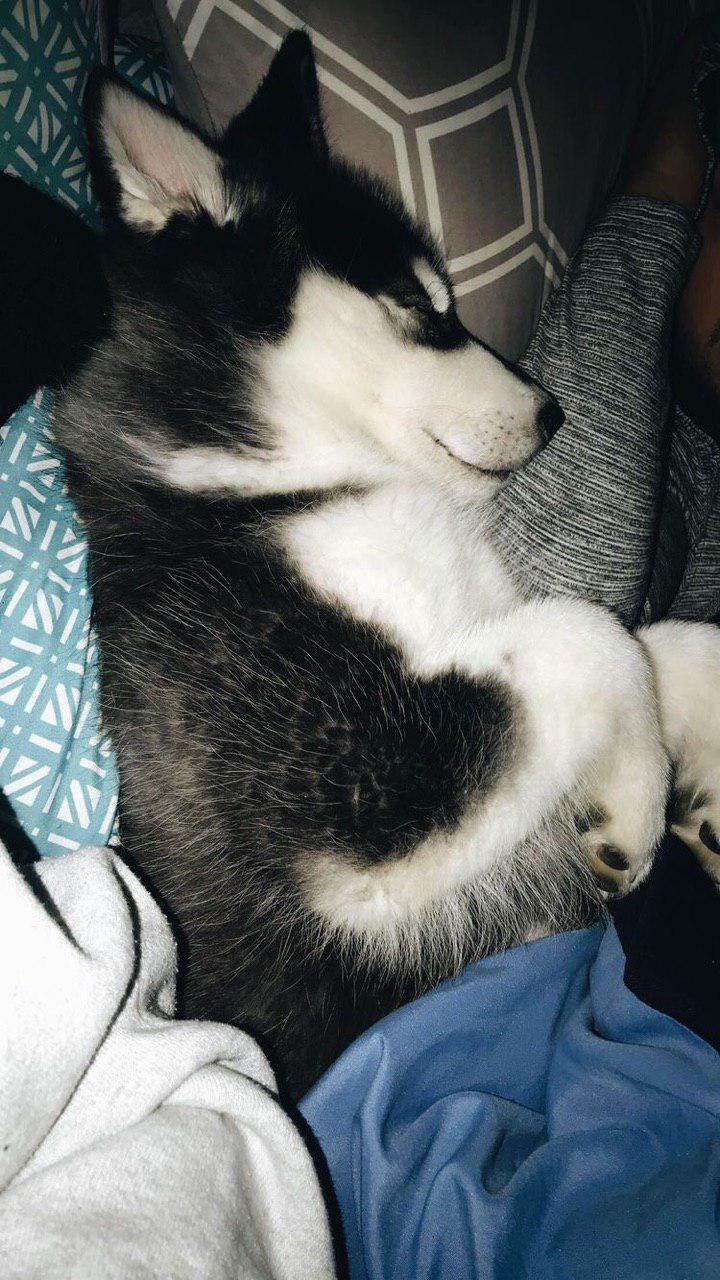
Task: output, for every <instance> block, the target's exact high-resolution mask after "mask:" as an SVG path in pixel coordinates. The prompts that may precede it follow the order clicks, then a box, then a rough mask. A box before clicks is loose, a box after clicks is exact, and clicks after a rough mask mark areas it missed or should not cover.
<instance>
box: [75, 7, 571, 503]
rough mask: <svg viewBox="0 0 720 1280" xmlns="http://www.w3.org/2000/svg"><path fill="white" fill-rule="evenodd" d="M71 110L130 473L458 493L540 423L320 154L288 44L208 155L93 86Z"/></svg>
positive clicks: (523, 457)
mask: <svg viewBox="0 0 720 1280" xmlns="http://www.w3.org/2000/svg"><path fill="white" fill-rule="evenodd" d="M86 109H87V119H88V133H89V138H90V152H91V164H92V170H93V178H94V182H95V187H96V191H97V193H98V196H99V198H100V200H101V204H102V206H103V210H104V213H105V217H106V222H107V225H108V227H109V231H110V234H109V237H108V262H109V273H110V277H111V282H112V287H113V293H114V299H115V308H114V317H115V318H114V323H113V339H112V342H113V356H114V369H115V373H114V374H113V377H114V378H115V379H116V382H117V385H116V388H115V393H116V399H119V400H122V401H123V404H122V406H121V410H120V411H121V413H122V420H123V422H124V424H125V425H124V426H123V427H122V434H123V437H124V438H125V440H126V441H127V443H128V446H129V450H130V452H131V453H132V454H133V455H134V456H135V458H136V460H137V462H138V465H140V466H141V467H142V468H143V469H144V470H145V471H146V472H148V473H150V474H154V475H156V476H157V478H158V479H159V478H161V477H162V478H163V480H164V481H165V482H166V483H170V484H171V485H174V486H177V487H179V488H184V489H191V490H198V491H213V490H217V491H226V492H227V491H230V492H235V493H240V494H243V495H245V496H248V497H253V496H258V495H262V494H269V493H281V492H292V491H295V490H301V489H313V490H317V489H324V488H329V487H335V486H338V485H358V484H359V485H364V484H372V483H374V482H375V481H378V480H382V479H384V478H385V477H388V476H390V475H392V474H393V473H395V474H397V472H398V469H400V468H401V469H402V471H403V474H405V475H407V474H413V473H418V472H419V473H422V474H423V475H424V476H425V477H426V478H430V479H431V480H434V481H437V483H438V484H442V485H444V486H452V487H455V488H456V489H458V490H459V491H460V492H461V493H462V494H468V493H470V494H478V492H482V491H483V490H486V491H489V490H492V489H493V488H495V487H497V485H498V483H499V482H500V481H501V480H502V478H503V477H504V476H505V475H506V474H507V473H508V472H511V471H514V470H516V469H517V468H519V467H521V466H522V465H523V464H524V463H525V462H526V461H527V460H528V459H529V458H530V457H531V456H532V455H533V454H534V453H535V452H536V451H537V450H538V449H539V448H540V447H541V445H542V444H543V443H544V442H545V440H546V439H547V438H548V436H549V435H550V434H551V433H552V431H553V429H554V428H555V427H556V426H557V425H558V420H559V419H560V418H561V416H562V415H561V414H560V411H559V409H558V407H557V405H556V403H555V401H554V400H553V399H552V398H551V397H550V396H548V395H547V394H546V393H545V391H543V390H542V389H541V388H540V387H539V386H537V385H536V384H535V383H533V382H532V381H531V380H529V379H528V378H526V377H524V376H522V375H520V374H519V373H518V372H517V371H515V370H513V369H512V368H510V367H509V366H508V365H507V364H506V363H505V362H504V361H503V360H501V359H500V358H499V357H498V356H496V355H495V354H493V353H492V352H491V351H489V350H488V349H487V348H486V347H484V346H483V345H482V344H481V343H479V342H478V341H476V340H475V339H474V338H472V337H471V335H470V334H469V333H468V332H467V330H465V329H464V328H463V326H462V325H461V323H460V321H459V320H458V317H457V315H456V312H455V306H454V302H453V293H452V287H451V284H450V280H449V278H448V275H447V272H446V270H445V268H444V266H443V263H442V259H441V257H440V255H439V253H438V250H437V247H436V246H435V245H434V244H433V243H432V241H431V240H430V239H429V238H428V236H427V235H426V234H425V233H424V232H423V231H422V230H421V229H420V228H419V227H418V226H417V225H416V223H415V222H414V221H413V220H412V219H411V218H410V217H409V216H408V214H407V212H406V211H405V210H404V209H403V208H402V206H401V205H400V203H399V202H398V201H397V200H396V199H395V198H394V197H392V196H391V195H390V194H389V193H388V192H387V191H386V190H384V189H383V188H382V187H381V186H380V185H379V184H378V183H376V182H375V181H373V180H372V179H370V178H369V177H367V176H366V175H365V174H363V173H360V172H358V171H356V170H353V169H350V168H349V167H348V166H347V165H345V164H343V163H342V162H340V161H338V160H336V159H334V158H333V157H332V156H331V155H330V152H329V149H328V144H327V140H326V137H325V132H324V129H323V124H322V118H321V113H320V106H319V101H318V84H317V76H316V70H315V64H314V59H313V55H312V49H311V46H310V42H309V40H308V38H307V36H306V35H305V34H304V33H302V32H299V31H296V32H293V33H292V34H291V35H289V36H288V37H287V39H286V40H285V42H284V44H283V45H282V47H281V48H280V50H279V52H278V53H277V55H276V56H275V59H274V61H273V63H272V65H271V68H270V71H269V73H268V75H267V77H266V79H265V80H264V81H263V83H262V85H261V86H260V88H259V90H258V92H257V93H256V95H255V97H254V98H253V100H252V101H251V103H250V104H249V106H248V107H247V108H246V109H245V110H244V111H243V112H241V114H240V115H238V116H237V117H236V118H235V119H234V120H233V121H232V122H231V124H230V126H229V127H228V129H227V131H226V133H225V135H224V136H223V137H222V138H221V139H219V140H218V141H210V140H209V139H207V138H204V137H202V136H201V135H200V134H199V133H197V132H196V131H195V130H193V129H192V128H190V127H189V126H187V125H185V124H183V123H182V122H181V121H180V120H178V119H177V118H176V117H174V116H173V115H171V114H170V113H168V112H166V111H164V110H161V109H160V108H158V107H156V106H154V105H152V104H150V103H149V102H147V101H145V100H144V99H143V98H142V97H140V96H138V95H137V94H135V93H134V92H133V91H131V90H130V89H129V88H127V86H125V85H124V84H122V83H121V82H120V81H119V80H117V79H116V78H115V77H111V76H108V75H107V74H106V73H103V72H96V73H95V74H94V76H93V77H92V78H91V81H90V84H89V87H88V92H87V99H86ZM118 380H119V381H118ZM134 403H138V404H141V406H142V413H138V414H137V415H134V414H133V412H132V410H133V404H134ZM139 422H142V428H140V427H139V426H138V425H137V424H138V423H139Z"/></svg>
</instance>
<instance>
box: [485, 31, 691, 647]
mask: <svg viewBox="0 0 720 1280" xmlns="http://www.w3.org/2000/svg"><path fill="white" fill-rule="evenodd" d="M673 77H674V79H673ZM691 84H692V73H691V70H690V68H689V64H688V56H687V53H686V52H684V53H683V57H682V59H681V60H680V62H679V63H678V64H677V65H676V67H675V68H673V70H672V72H671V75H670V80H669V81H668V78H666V79H665V80H664V81H663V82H662V83H661V84H660V85H659V86H658V88H657V90H656V93H655V95H654V96H653V98H652V99H651V100H650V102H649V104H648V109H647V114H646V116H645V117H644V119H643V121H642V122H641V125H640V128H639V131H638V142H637V143H636V145H635V147H634V148H633V150H632V151H631V155H630V160H629V163H628V165H627V166H626V170H625V173H624V175H623V179H622V187H623V191H624V192H626V193H627V194H620V195H618V196H617V197H616V198H615V199H614V200H612V201H611V203H610V204H609V206H608V208H607V210H606V212H605V214H604V216H603V217H602V218H601V220H600V221H599V222H598V223H597V224H596V226H595V227H594V228H593V229H592V230H591V231H590V233H589V234H588V236H587V237H586V239H585V241H584V243H583V245H582V246H581V248H580V250H579V252H578V253H577V255H576V257H575V258H574V260H573V261H572V262H571V263H570V266H569V267H568V270H567V272H566V275H565V277H564V279H563V281H562V284H561V285H560V287H559V288H558V289H557V290H556V292H555V293H554V294H553V296H552V297H551V298H550V300H549V302H548V303H547V305H546V307H545V310H544V312H543V315H542V317H541V320H540V325H539V328H538V331H537V334H536V336H535V338H534V340H533V343H532V345H531V347H530V350H529V351H528V353H527V355H526V357H525V360H524V361H523V364H524V367H525V368H527V369H528V371H529V372H530V373H532V374H533V375H534V376H535V377H537V378H538V379H539V380H540V381H541V382H543V383H544V384H545V386H547V388H548V390H550V391H553V392H554V393H555V395H557V397H558V399H559V401H560V403H561V405H562V407H563V409H564V411H565V415H566V422H565V425H564V426H563V427H562V429H561V430H560V431H559V432H558V434H557V435H556V436H555V437H554V439H553V440H552V442H551V444H550V446H549V447H548V448H547V449H546V450H545V451H544V452H543V453H542V454H541V455H539V456H538V457H537V458H536V459H534V460H533V462H532V464H531V465H530V466H529V467H527V468H526V469H525V471H523V472H522V473H520V474H518V475H517V476H515V477H513V478H512V480H511V481H510V482H509V483H508V485H507V486H506V487H505V488H504V490H503V491H502V492H501V493H500V494H499V496H498V499H497V502H496V504H495V517H494V531H495V537H496V540H497V542H498V544H499V546H500V548H501V550H502V552H503V554H504V556H505V558H506V560H507V562H508V564H509V566H510V568H511V569H512V570H513V571H514V572H515V574H516V576H517V577H518V579H519V581H520V582H521V583H522V584H524V585H525V586H527V588H528V589H530V590H532V591H534V592H538V591H539V592H551V593H561V594H571V595H580V596H584V597H586V598H590V599H593V600H596V601H598V602H600V603H603V604H605V605H608V606H609V607H611V608H613V609H614V610H615V611H616V612H617V613H618V614H619V615H620V617H622V618H623V619H624V621H626V622H628V623H633V622H636V621H637V620H638V618H639V616H640V612H641V609H642V605H643V602H644V599H645V596H646V593H647V589H648V584H649V581H650V577H651V573H652V567H653V560H654V555H655V548H656V539H657V530H658V523H659V518H660V511H661V505H662V498H663V490H664V477H665V470H666V466H667V460H668V452H669V428H668V415H669V410H670V407H671V391H670V386H669V378H668V361H669V350H670V334H671V325H672V319H673V314H674V309H675V305H676V303H677V300H678V298H679V296H680V294H681V291H682V288H683V285H684V283H685V280H686V277H687V274H688V271H689V269H690V267H691V264H692V262H693V260H694V257H695V253H696V250H697V234H696V230H695V222H694V218H693V210H694V208H695V206H696V204H697V202H698V201H699V200H700V197H701V193H702V189H703V183H704V181H705V177H706V169H707V166H708V159H707V153H706V151H705V147H704V144H703V142H702V139H701V137H700V134H699V132H698V130H697V123H696V119H695V114H694V106H693V98H692V89H691ZM673 86H674V87H673ZM683 94H684V95H685V96H684V98H683ZM679 104H680V105H679Z"/></svg>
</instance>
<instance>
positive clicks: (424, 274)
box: [412, 258, 452, 316]
mask: <svg viewBox="0 0 720 1280" xmlns="http://www.w3.org/2000/svg"><path fill="white" fill-rule="evenodd" d="M412 267H413V271H414V272H415V275H416V276H417V278H418V280H419V281H420V284H421V285H422V287H423V289H424V290H425V292H426V294H427V296H428V298H429V299H430V302H431V304H432V306H433V307H434V308H435V310H436V311H437V312H438V313H439V314H440V315H441V316H442V315H445V312H446V311H449V310H450V304H451V302H452V297H451V296H450V290H449V289H448V287H447V285H446V284H445V281H444V280H441V279H440V276H439V275H438V274H437V272H436V271H433V269H432V267H431V266H430V264H429V262H426V261H425V259H424V258H416V259H415V261H414V262H413V264H412Z"/></svg>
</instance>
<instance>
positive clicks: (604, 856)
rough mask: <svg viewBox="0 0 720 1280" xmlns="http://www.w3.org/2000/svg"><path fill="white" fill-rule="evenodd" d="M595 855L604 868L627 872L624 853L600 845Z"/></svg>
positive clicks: (627, 860)
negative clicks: (603, 864)
mask: <svg viewBox="0 0 720 1280" xmlns="http://www.w3.org/2000/svg"><path fill="white" fill-rule="evenodd" d="M718 852H720V849H718ZM596 854H597V857H598V858H599V859H600V861H601V862H604V863H605V866H606V867H610V868H611V869H612V870H613V871H627V869H628V867H629V866H630V859H629V858H628V857H626V855H625V854H624V853H621V851H620V850H619V849H615V848H613V846H612V845H609V844H601V845H600V848H599V849H597V850H596Z"/></svg>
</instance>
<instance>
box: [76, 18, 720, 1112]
mask: <svg viewBox="0 0 720 1280" xmlns="http://www.w3.org/2000/svg"><path fill="white" fill-rule="evenodd" d="M88 119H89V134H90V144H91V155H92V163H93V170H94V179H95V184H96V190H97V192H98V194H99V196H100V198H101V200H102V203H103V206H104V210H105V214H106V219H107V224H108V228H109V229H108V234H107V236H106V238H105V243H104V270H105V273H106V276H107V280H108V286H109V292H110V297H111V304H110V312H109V318H108V321H107V325H106V331H105V335H104V337H103V338H102V339H101V340H99V341H98V342H97V343H96V344H95V346H94V349H93V351H92V353H91V354H90V356H89V358H88V359H87V361H86V363H85V365H84V367H83V368H82V370H81V371H80V373H78V374H77V375H75V376H74V377H73V378H72V380H71V381H70V383H69V385H67V386H66V387H65V389H64V392H63V394H62V396H61V402H60V406H59V412H58V422H57V429H58V435H59V438H60V440H61V442H62V444H63V445H64V448H65V450H66V452H67V457H68V466H69V475H70V481H71V486H72V491H73V494H74V497H75V499H76V501H77V503H78V506H79V508H80V511H81V514H82V516H83V518H84V520H85V522H86V525H87V530H88V535H89V543H90V552H91V575H92V584H93V590H94V599H95V620H96V624H97V627H98V630H99V635H100V640H101V650H102V675H103V713H104V716H105V720H106V723H107V727H108V728H109V729H110V731H111V734H112V737H113V740H114V744H115V747H116V749H117V753H118V759H119V768H120V777H121V834H122V840H123V844H124V847H125V848H126V849H127V851H128V852H129V853H130V854H131V855H132V856H133V857H134V858H135V859H136V860H137V862H138V863H139V864H140V866H141V867H142V868H144V869H146V871H147V873H148V875H149V877H150V879H151V881H152V883H153V885H154V886H155V887H156V889H157V890H158V891H159V893H160V894H161V895H162V897H163V898H164V900H165V903H166V904H167V905H168V907H169V908H170V910H171V913H172V915H173V917H174V919H175V921H176V923H177V924H178V926H179V928H180V930H181V933H182V935H183V936H184V938H185V939H186V942H187V947H188V957H187V970H186V985H185V1008H186V1010H187V1011H188V1012H190V1013H192V1014H196V1015H202V1016H204V1017H215V1018H224V1019H231V1020H234V1021H238V1022H241V1023H248V1024H249V1025H250V1026H251V1027H252V1029H253V1030H255V1031H256V1032H259V1033H261V1034H263V1035H264V1036H265V1038H266V1039H267V1041H268V1042H269V1044H270V1046H271V1048H272V1049H274V1051H275V1052H276V1054H277V1056H278V1058H279V1062H280V1067H281V1072H282V1074H283V1077H284V1079H285V1080H286V1082H287V1083H288V1086H289V1088H290V1089H291V1090H292V1091H294V1092H295V1093H299V1092H300V1091H302V1090H303V1089H304V1088H305V1087H306V1086H307V1085H308V1084H309V1083H310V1082H311V1081H312V1080H313V1079H314V1078H315V1077H316V1076H317V1075H318V1073H319V1072H320V1071H321V1070H322V1069H323V1068H324V1067H325V1066H326V1065H327V1064H328V1063H329V1062H330V1061H332V1059H333V1058H334V1057H336V1055H337V1054H338V1053H339V1052H340V1051H341V1050H342V1049H343V1047H344V1046H345V1045H346V1044H347V1043H348V1042H349V1041H350V1040H351V1038H352V1037H353V1036H355V1035H356V1034H357V1033H358V1032H359V1031H360V1030H362V1029H363V1028H364V1027H366V1026H367V1025H369V1024H370V1023H371V1022H372V1021H374V1020H375V1019H376V1018H378V1017H379V1016H381V1015H382V1014H383V1013H385V1012H387V1011H388V1010H389V1009H391V1008H392V1007H394V1006H396V1005H397V1004H399V1003H400V1002H401V1001H403V1000H405V999H407V998H409V997H410V996H412V995H414V994H416V993H417V992H419V991H421V990H423V989H424V988H426V987H427V986H428V985H429V984H431V983H433V982H435V981H437V980H438V979H439V978H442V977H444V976H447V975H448V974H451V973H453V972H455V971H457V969H458V968H459V967H460V966H461V965H462V964H464V963H465V962H467V961H468V960H470V959H472V958H474V957H476V956H478V955H480V954H482V953H483V952H485V951H487V950H489V949H491V948H492V947H497V946H500V945H506V944H508V943H511V942H514V941H517V940H520V939H523V938H526V937H529V936H531V935H532V934H533V933H536V932H539V931H543V930H547V929H550V928H556V927H564V926H565V927H566V926H568V925H571V924H573V923H577V922H578V921H580V920H582V919H584V918H585V917H584V911H585V910H586V908H587V903H588V899H589V898H590V899H591V900H592V899H593V895H594V897H595V901H597V898H598V893H597V890H596V889H595V888H594V881H593V878H592V874H591V873H595V874H597V875H599V876H600V878H601V880H600V882H601V885H602V886H603V887H604V888H606V889H607V888H622V887H625V886H627V885H628V884H630V883H632V882H633V881H636V880H637V879H638V878H639V877H641V876H643V875H644V874H645V872H646V870H647V868H648V866H649V863H650V860H651V858H652V854H653V850H654V848H655V846H656V844H657V841H658V840H659V838H660V836H661V834H662V832H663V829H664V813H665V803H666V792H667V787H668V753H670V755H671V756H672V757H673V759H674V760H675V761H679V764H678V767H679V768H680V769H681V771H682V770H683V769H684V770H685V772H686V774H687V778H686V782H687V785H688V787H690V788H691V789H692V788H693V787H694V788H696V789H701V790H702V791H703V793H705V794H706V795H707V797H708V804H709V805H710V808H711V810H712V814H711V816H712V819H713V821H714V820H715V817H716V813H715V810H716V808H717V795H718V781H719V775H720V769H719V765H720V756H719V753H718V744H719V742H720V734H718V732H717V728H718V726H717V714H716V710H715V709H714V708H713V717H714V719H713V725H712V728H711V729H710V730H707V708H706V706H703V702H704V699H705V684H704V682H705V681H706V679H707V674H706V673H707V668H708V666H709V667H711V668H712V670H713V671H714V672H715V673H716V676H717V674H720V656H719V655H720V650H719V648H718V645H717V642H716V639H715V633H714V631H711V630H710V629H709V628H695V629H693V630H692V631H691V632H689V631H685V630H681V631H677V630H676V629H674V628H672V627H671V626H669V625H663V626H660V627H657V628H652V629H651V630H649V631H647V632H646V633H645V634H644V635H643V637H642V641H641V642H638V640H637V639H636V638H634V637H633V636H631V635H629V634H628V633H627V632H626V631H625V630H624V629H623V627H622V626H621V625H620V624H619V623H618V622H617V621H616V620H615V619H614V618H613V617H611V615H610V614H609V613H607V612H605V611H603V610H602V609H600V608H597V607H595V606H593V605H590V604H586V603H582V602H579V601H572V600H525V599H523V598H521V597H520V596H519V594H518V591H517V588H516V587H515V585H514V584H513V581H512V580H511V578H510V576H509V574H508V572H507V571H506V569H505V568H504V566H503V564H502V563H501V561H500V560H499V558H498V557H497V555H496V554H495V552H494V551H493V549H492V546H491V545H490V542H489V539H488V537H487V534H486V532H485V513H486V512H487V510H488V506H489V504H490V503H491V501H492V498H493V495H494V493H496V492H497V490H498V488H499V486H500V485H501V484H502V483H503V480H504V478H505V477H506V476H507V475H508V474H509V473H511V472H513V471H515V470H516V469H517V468H519V467H522V466H523V465H524V463H526V462H527V461H528V459H530V458H531V457H532V456H533V454H534V453H535V452H536V451H537V450H538V449H539V448H540V447H541V446H542V444H543V443H544V441H545V439H546V438H547V436H548V435H549V434H550V433H551V431H552V429H553V428H554V427H556V426H557V425H558V419H559V412H558V410H557V406H556V405H555V403H554V401H553V400H552V398H551V397H550V396H548V395H547V393H546V392H545V391H543V390H542V389H541V388H540V387H538V386H537V385H535V384H533V383H532V382H530V381H529V380H528V379H527V378H526V377H523V376H521V375H520V374H518V373H517V372H516V371H514V370H513V369H511V368H509V367H508V366H507V365H506V364H505V362H504V361H502V360H501V359H499V358H498V357H497V356H496V355H494V354H492V353H491V352H490V351H489V350H487V349H486V348H485V347H483V346H482V345H481V344H480V343H478V342H476V341H475V340H474V339H472V338H471V336H470V335H469V334H468V333H467V332H466V331H465V330H464V329H463V328H462V326H461V324H460V322H459V321H458V319H457V316H456V314H455V310H454V306H453V299H452V290H451V286H450V282H449V279H448V277H447V274H446V272H445V270H444V267H443V265H442V262H441V261H440V259H439V257H438V253H437V249H436V248H435V246H434V245H433V244H432V243H431V242H430V241H429V240H428V238H427V237H426V235H425V234H424V233H423V232H422V231H421V230H420V229H418V227H417V226H416V225H415V224H414V223H413V222H412V221H411V220H410V219H409V218H408V216H407V214H406V213H405V212H404V210H403V209H402V208H401V207H399V205H398V204H397V203H396V202H395V201H394V200H393V199H392V198H391V197H390V196H389V195H388V193H387V192H385V191H384V190H382V189H381V188H380V187H379V186H378V185H377V184H376V183H375V182H373V181H372V180H371V179H369V178H368V177H367V176H365V175H364V174H360V173H357V172H355V171H353V170H350V169H348V168H347V167H346V166H345V165H343V164H341V163H340V162H338V161H337V160H335V159H334V158H333V157H332V156H331V155H330V154H329V151H328V147H327V143H326V140H325V136H324V133H323V128H322V122H321V117H320V112H319V107H318V100H317V83H316V77H315V70H314V64H313V59H312V53H311V49H310V46H309V42H308V41H307V38H306V37H305V36H304V35H303V34H301V33H298V32H296V33H294V34H292V35H291V36H290V37H288V39H287V40H286V42H285V44H284V45H283V47H282V49H281V50H280V52H279V53H278V55H277V56H276V58H275V60H274V62H273V64H272V67H271V70H270V72H269V74H268V76H267V78H266V80H265V81H264V83H263V85H262V86H261V88H260V89H259V91H258V93H257V94H256V96H255V98H254V99H253V101H252V102H251V104H250V105H249V107H248V108H247V109H246V110H245V112H243V113H242V114H241V115H239V116H238V117H237V118H236V119H235V120H234V121H233V122H232V124H231V125H230V127H229V129H228V130H227V132H226V134H225V135H224V137H223V138H222V139H220V140H219V142H217V143H215V142H210V141H208V140H207V139H204V138H202V137H200V135H198V134H197V133H195V132H194V131H193V130H192V129H190V128H189V127H187V126H186V125H184V124H182V123H181V122H180V121H178V120H177V119H176V118H175V117H173V116H171V115H169V114H168V113H167V112H165V111H162V110H160V109H158V108H157V107H154V106H151V105H150V104H149V103H147V102H145V101H144V100H143V99H141V98H140V97H138V96H137V95H135V94H134V93H132V92H131V91H130V90H129V89H128V88H126V87H124V86H123V85H122V84H121V83H120V82H119V81H118V80H116V79H114V78H112V77H109V76H107V75H105V74H102V73H97V74H96V75H95V76H94V78H93V80H92V81H91V85H90V88H89V91H88ZM679 655H680V656H679ZM714 687H715V688H716V689H717V688H718V687H720V686H718V684H717V679H716V680H715V685H714ZM658 692H659V696H660V697H659V703H658ZM702 716H704V717H705V724H706V730H707V732H706V734H705V737H706V739H707V741H706V744H705V755H703V756H702V757H700V756H699V755H698V751H697V750H696V749H695V746H696V742H699V736H698V732H697V729H698V725H697V720H698V718H701V717H702ZM698 775H702V776H698ZM583 819H584V821H583ZM588 827H589V829H587V828H588Z"/></svg>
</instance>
